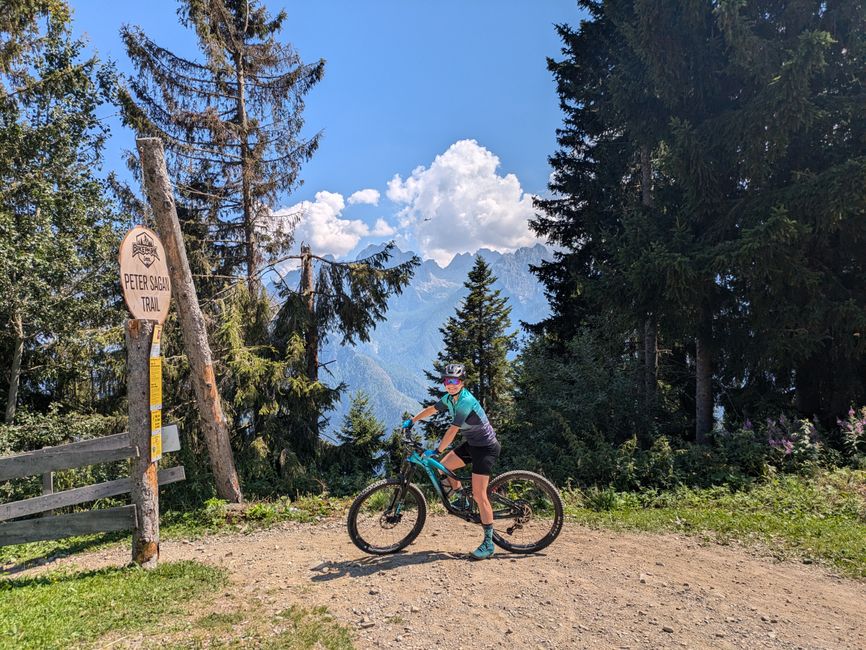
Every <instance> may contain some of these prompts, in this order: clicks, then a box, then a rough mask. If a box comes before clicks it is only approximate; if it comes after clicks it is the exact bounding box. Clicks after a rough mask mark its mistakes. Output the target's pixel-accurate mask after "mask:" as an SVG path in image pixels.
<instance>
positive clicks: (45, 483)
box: [42, 472, 54, 517]
mask: <svg viewBox="0 0 866 650" xmlns="http://www.w3.org/2000/svg"><path fill="white" fill-rule="evenodd" d="M47 494H54V472H46V473H45V474H43V475H42V496H45V495H47ZM53 514H54V511H53V510H46V511H45V512H43V513H42V516H43V517H48V516H50V515H53Z"/></svg>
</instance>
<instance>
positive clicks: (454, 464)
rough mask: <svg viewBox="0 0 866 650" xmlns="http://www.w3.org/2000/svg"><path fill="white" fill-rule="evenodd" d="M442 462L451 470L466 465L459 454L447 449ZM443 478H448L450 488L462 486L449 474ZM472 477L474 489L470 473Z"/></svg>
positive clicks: (473, 476)
mask: <svg viewBox="0 0 866 650" xmlns="http://www.w3.org/2000/svg"><path fill="white" fill-rule="evenodd" d="M442 464H443V465H445V467H447V468H448V469H450V470H451V471H452V472H453V471H454V470H455V469H460V468H461V467H463V466H465V465H466V463H464V462H463V459H462V458H460V456H458V455H457V454H455V453H454V452H453V451H449V452H448V455H447V456H445V458H443V459H442ZM440 474H441V472H440ZM445 478H447V479H448V483H449V485H451V489H452V490H459V489H460V488H462V487H463V486H462V485H461V484H460V481H458V480H457V479H454V478H451V477H450V476H446V477H445ZM472 478H473V482H472V486H473V490H474V489H475V482H474V479H475V475H474V474H473V475H472ZM491 512H492V511H491ZM492 516H493V515H491V517H492ZM491 521H492V520H491Z"/></svg>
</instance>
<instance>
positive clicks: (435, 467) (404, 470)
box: [388, 443, 515, 524]
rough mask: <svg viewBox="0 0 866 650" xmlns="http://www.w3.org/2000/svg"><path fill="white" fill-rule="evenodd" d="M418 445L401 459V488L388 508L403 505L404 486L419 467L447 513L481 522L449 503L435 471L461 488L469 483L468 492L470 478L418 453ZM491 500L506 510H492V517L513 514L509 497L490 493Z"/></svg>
mask: <svg viewBox="0 0 866 650" xmlns="http://www.w3.org/2000/svg"><path fill="white" fill-rule="evenodd" d="M419 447H420V445H418V444H417V443H416V444H415V450H414V451H413V452H412V454H411V455H410V456H409V457H408V458H407V459H406V460H405V461H403V466H402V467H401V469H400V480H401V483H402V489H401V490H400V491H399V492H397V493H396V494H395V495H394V502H393V503H391V504H390V506H389V508H388V509H389V510H392V511H394V512H395V514H399V513H400V509H401V508H402V505H403V498H404V497H405V495H406V487H407V486H408V485H409V483H411V482H412V477H413V476H414V474H415V472H416V471H417V470H416V468H418V467H420V468H421V469H423V470H424V474H425V475H426V477H427V479H428V480H429V481H430V484H431V485H432V486H433V490H434V491H435V492H436V495H437V496H438V497H439V500H440V501H441V502H442V506H443V507H444V508H445V510H446V512H448V514H451V515H454V516H455V517H460V518H461V519H465V520H466V521H469V522H472V523H476V524H477V523H481V518H480V516H479V514H478V513H477V512H471V511H470V512H466V511H464V510H458V509H456V508H455V507H453V506H452V505H451V502H450V501H449V500H448V497H446V496H445V493H444V492H443V491H442V484H441V483H440V482H439V477H438V476H437V474H436V472H437V471H439V472H442V473H443V474H445V475H446V476H449V477H451V478H453V479H455V480H457V481H460V484H461V485H462V486H463V489H464V490H466V489H467V484H468V485H469V492H470V493H471V491H472V488H471V485H472V483H471V480H466V479H461V478H460V477H459V476H457V475H456V474H454V472H452V471H451V470H450V469H448V468H447V467H445V465H443V464H442V463H440V462H439V461H438V460H436V459H435V458H432V457H430V456H424V455H422V454H421V453H419ZM493 501H496V502H497V503H499V504H501V505H503V506H505V507H506V508H507V510H505V511H503V510H498V511H497V510H494V511H493V519H494V520H496V519H509V518H511V517H513V516H514V511H513V510H512V508H513V506H514V505H515V504H513V503H512V502H511V501H510V500H509V499H506V498H504V497H502V496H500V495H492V496H491V506H492V505H493V503H492V502H493Z"/></svg>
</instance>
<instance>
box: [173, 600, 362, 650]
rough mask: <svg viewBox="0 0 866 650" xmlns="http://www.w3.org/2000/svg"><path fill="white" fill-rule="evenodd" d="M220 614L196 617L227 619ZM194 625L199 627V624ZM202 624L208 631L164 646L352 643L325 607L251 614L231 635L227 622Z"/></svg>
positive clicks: (279, 647) (237, 649)
mask: <svg viewBox="0 0 866 650" xmlns="http://www.w3.org/2000/svg"><path fill="white" fill-rule="evenodd" d="M224 616H225V615H213V614H212V615H210V616H206V617H204V619H200V620H205V619H207V620H209V621H210V620H215V621H224V620H227V619H224V618H223V617H224ZM214 617H216V618H214ZM241 618H243V617H241ZM197 627H199V628H201V627H202V625H198V626H197ZM204 627H206V628H208V629H209V632H210V633H207V634H204V635H202V634H199V635H198V636H196V637H195V638H190V639H185V640H183V641H176V642H174V643H172V644H170V645H168V646H165V647H167V648H170V650H198V649H200V648H209V649H210V648H220V649H223V650H241V649H244V648H255V649H256V650H311V649H315V650H352V648H353V647H354V646H353V645H352V635H351V633H350V632H349V630H348V628H346V627H344V626H342V625H340V624H339V623H337V622H336V621H335V620H334V618H333V617H332V616H331V614H330V613H328V610H327V608H325V607H315V608H313V609H306V608H303V607H295V606H292V607H290V608H289V609H287V610H284V611H282V612H280V613H279V614H277V615H276V617H275V618H273V619H262V618H256V617H255V616H252V617H250V618H249V619H248V620H247V621H246V622H245V623H244V629H243V630H242V631H240V632H235V633H234V634H233V635H231V636H229V635H228V633H227V629H228V626H222V627H220V625H219V624H216V625H213V626H211V627H208V626H207V625H206V626H204Z"/></svg>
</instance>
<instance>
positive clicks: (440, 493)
mask: <svg viewBox="0 0 866 650" xmlns="http://www.w3.org/2000/svg"><path fill="white" fill-rule="evenodd" d="M403 443H404V444H407V445H409V446H410V447H411V448H412V453H411V454H410V455H409V457H408V458H406V460H404V461H403V464H402V466H401V468H400V474H399V475H398V476H396V477H393V478H386V479H383V480H381V481H377V482H376V483H373V484H372V485H370V486H368V487H366V488H365V489H364V490H362V491H361V493H360V494H359V495H358V496H357V497H356V498H355V500H354V502H352V507H351V508H349V517H348V522H347V524H348V528H349V537H351V538H352V542H353V543H354V544H355V546H357V547H358V548H359V549H361V550H362V551H364V552H365V553H371V554H374V555H387V554H389V553H396V552H397V551H400V550H402V549H404V548H406V547H407V546H409V544H411V543H412V542H413V541H415V538H416V537H418V535H419V534H420V533H421V529H422V528H423V527H424V522H425V520H426V519H427V499H426V498H425V496H424V493H423V492H422V491H421V488H419V487H418V486H417V485H415V484H414V483H412V479H413V478H414V476H415V474H416V472H420V474H421V476H422V477H424V478H426V479H428V480H429V481H430V484H431V486H432V489H433V493H434V495H435V497H438V498H439V500H440V501H441V502H442V506H443V507H444V508H445V511H446V512H447V513H448V514H450V515H454V516H455V517H459V518H461V519H463V520H465V521H468V522H471V523H475V524H478V523H480V522H481V519H480V517H479V514H478V506H477V504H476V503H475V501H474V500H473V499H472V493H471V491H472V481H471V479H470V478H463V479H461V478H460V477H458V476H457V475H455V474H454V473H453V472H452V471H451V470H449V469H448V468H447V467H445V466H444V465H442V463H440V462H439V461H438V460H437V459H436V458H434V457H431V456H425V455H424V453H423V452H424V446H423V445H422V444H421V442H420V441H419V440H418V439H417V438H415V437H413V436H412V435H411V434H409V433H408V432H405V433H404V434H403ZM446 453H447V452H446ZM446 476H449V477H451V478H453V479H457V480H458V481H460V483H461V485H462V486H463V491H464V492H463V493H464V494H465V495H466V497H467V502H468V504H469V507H467V508H458V507H456V506H455V505H454V504H452V503H451V502H450V501H449V499H448V496H449V493H450V492H451V486H450V484H449V483H448V481H447V479H446V478H445V477H446ZM487 494H488V497H489V499H490V505H491V506H492V507H493V543H494V544H496V545H497V546H499V547H500V548H503V549H505V550H506V551H511V552H512V553H536V552H538V551H540V550H541V549H543V548H545V547H547V546H549V545H550V544H551V543H552V542H553V541H554V540H555V539H556V538H557V536H558V535H559V533H560V531H561V530H562V521H563V508H562V497H561V496H560V494H559V491H558V490H557V489H556V487H555V486H554V485H553V483H551V482H550V481H548V480H547V479H546V478H544V477H543V476H540V475H538V474H535V473H533V472H527V471H522V470H516V471H511V472H505V473H504V474H500V475H499V476H496V477H495V478H493V479H492V480H491V481H490V484H489V485H488V488H487Z"/></svg>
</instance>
